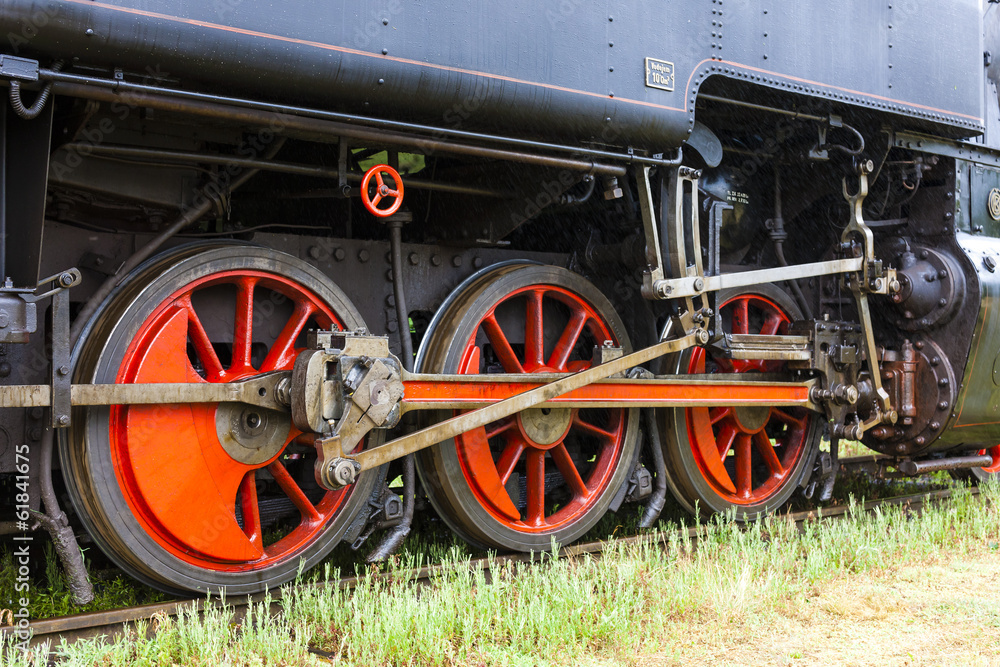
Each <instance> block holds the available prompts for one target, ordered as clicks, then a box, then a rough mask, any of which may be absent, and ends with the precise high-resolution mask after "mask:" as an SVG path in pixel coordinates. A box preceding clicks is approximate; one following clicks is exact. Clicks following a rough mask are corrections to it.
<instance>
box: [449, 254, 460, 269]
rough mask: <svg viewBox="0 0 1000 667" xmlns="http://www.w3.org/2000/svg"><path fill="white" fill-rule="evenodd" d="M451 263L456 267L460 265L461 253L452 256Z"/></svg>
mask: <svg viewBox="0 0 1000 667" xmlns="http://www.w3.org/2000/svg"><path fill="white" fill-rule="evenodd" d="M451 265H452V266H454V267H455V268H456V269H457V268H458V267H460V266H462V256H461V255H455V256H454V257H452V258H451Z"/></svg>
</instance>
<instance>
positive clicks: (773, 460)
mask: <svg viewBox="0 0 1000 667" xmlns="http://www.w3.org/2000/svg"><path fill="white" fill-rule="evenodd" d="M753 441H754V444H756V445H757V451H758V452H760V455H761V456H762V457H763V458H764V463H766V464H767V467H768V468H769V469H770V470H771V473H772V474H774V475H775V476H780V475H783V474H784V473H785V469H784V468H783V467H782V466H781V461H779V460H778V454H777V453H776V452H775V451H774V445H772V444H771V439H770V438H768V437H767V433H765V432H764V431H758V432H757V433H756V434H754V438H753Z"/></svg>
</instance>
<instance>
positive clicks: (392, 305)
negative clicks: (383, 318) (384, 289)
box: [385, 294, 396, 308]
mask: <svg viewBox="0 0 1000 667" xmlns="http://www.w3.org/2000/svg"><path fill="white" fill-rule="evenodd" d="M385 305H387V306H389V307H390V308H395V307H396V297H394V296H393V295H391V294H390V295H389V296H387V297H385Z"/></svg>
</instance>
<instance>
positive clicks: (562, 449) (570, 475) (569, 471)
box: [550, 443, 590, 500]
mask: <svg viewBox="0 0 1000 667" xmlns="http://www.w3.org/2000/svg"><path fill="white" fill-rule="evenodd" d="M550 452H551V454H552V460H553V461H555V463H556V467H557V468H559V472H560V473H562V476H563V479H564V480H566V484H568V485H569V488H571V489H573V495H574V496H576V497H577V498H579V499H581V500H586V499H587V498H589V497H590V489H588V488H587V485H586V484H585V483H584V481H583V478H582V477H580V471H579V470H577V469H576V464H575V463H573V459H572V458H571V457H570V455H569V451H567V449H566V445H565V443H559V444H558V445H556V446H555V447H553V448H552V449H551V450H550Z"/></svg>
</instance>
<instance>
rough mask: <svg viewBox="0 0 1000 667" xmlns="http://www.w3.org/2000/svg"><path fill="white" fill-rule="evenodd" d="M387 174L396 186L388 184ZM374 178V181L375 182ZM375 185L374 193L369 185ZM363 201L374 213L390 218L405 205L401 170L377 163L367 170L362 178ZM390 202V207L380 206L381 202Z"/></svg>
mask: <svg viewBox="0 0 1000 667" xmlns="http://www.w3.org/2000/svg"><path fill="white" fill-rule="evenodd" d="M385 176H388V177H390V178H391V179H392V181H393V185H394V187H389V186H388V185H386V182H385ZM373 178H374V182H373ZM372 185H374V186H375V187H374V194H372V192H371V190H369V186H372ZM361 201H363V202H364V204H365V208H366V209H368V211H369V212H370V213H371V214H372V215H377V216H378V217H380V218H388V217H389V216H390V215H392V214H393V213H395V212H396V211H398V210H399V207H400V206H402V205H403V179H402V178H400V177H399V172H398V171H396V170H395V169H393V168H392V167H390V166H389V165H387V164H377V165H375V166H374V167H372V168H371V169H369V170H368V171H366V172H365V176H364V178H362V179H361ZM386 201H388V202H389V207H388V208H380V207H379V204H381V203H383V202H386Z"/></svg>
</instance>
